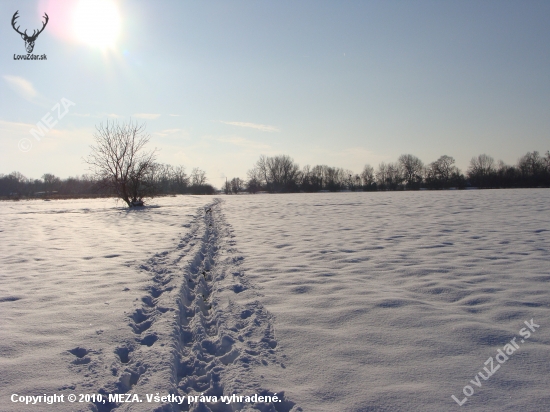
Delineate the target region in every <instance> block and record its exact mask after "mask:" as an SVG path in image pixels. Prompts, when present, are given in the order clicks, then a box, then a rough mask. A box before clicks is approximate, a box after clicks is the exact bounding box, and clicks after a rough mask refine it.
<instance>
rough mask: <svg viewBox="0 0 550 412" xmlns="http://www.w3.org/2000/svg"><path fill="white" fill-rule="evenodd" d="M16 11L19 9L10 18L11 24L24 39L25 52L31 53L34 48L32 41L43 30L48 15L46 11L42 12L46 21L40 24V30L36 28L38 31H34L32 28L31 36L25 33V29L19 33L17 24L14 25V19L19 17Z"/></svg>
mask: <svg viewBox="0 0 550 412" xmlns="http://www.w3.org/2000/svg"><path fill="white" fill-rule="evenodd" d="M17 13H19V10H17V11H16V12H15V13H14V15H13V17H12V19H11V25H12V27H13V29H14V30H15V31H16V32H17V33H19V34H20V35H21V38H22V39H23V40H25V48H26V49H27V53H32V51H33V49H34V42H35V41H36V38H37V37H38V35H39V34H40V33H42V32H43V31H44V28H45V27H46V24H48V20H49V17H48V15H47V14H46V13H44V18H45V19H46V21H45V22H44V23H43V24H42V28H41V29H40V30H38V32H36V30H33V32H32V36H29V35H27V30H25V32H24V33H21V32H20V31H19V26H17V28H16V27H15V20H17V18H18V17H19V16H18V15H17Z"/></svg>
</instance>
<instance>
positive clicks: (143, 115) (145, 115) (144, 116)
mask: <svg viewBox="0 0 550 412" xmlns="http://www.w3.org/2000/svg"><path fill="white" fill-rule="evenodd" d="M133 117H137V118H138V119H148V120H155V119H158V118H159V117H160V114H158V113H136V114H134V115H133Z"/></svg>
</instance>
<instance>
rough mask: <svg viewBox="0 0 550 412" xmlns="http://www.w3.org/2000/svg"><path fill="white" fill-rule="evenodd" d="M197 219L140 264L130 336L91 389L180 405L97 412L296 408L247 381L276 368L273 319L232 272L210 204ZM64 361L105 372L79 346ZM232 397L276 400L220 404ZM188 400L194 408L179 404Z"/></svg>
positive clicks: (111, 405)
mask: <svg viewBox="0 0 550 412" xmlns="http://www.w3.org/2000/svg"><path fill="white" fill-rule="evenodd" d="M199 215H200V217H199V218H198V219H196V221H194V222H193V223H192V224H191V226H190V230H189V232H188V233H187V234H186V235H185V237H184V238H183V239H181V241H180V243H179V244H178V245H177V247H176V248H175V249H172V250H168V251H163V252H161V253H157V254H155V255H154V256H153V257H152V258H151V259H149V260H148V261H147V263H145V264H142V265H140V267H139V269H140V270H142V271H145V272H147V273H149V274H150V278H151V279H152V281H151V284H150V286H149V287H148V291H147V293H146V294H145V295H143V296H142V298H141V302H140V304H139V306H138V307H137V308H135V309H134V310H133V311H132V312H131V313H130V314H129V315H128V326H129V328H130V329H131V330H132V332H133V334H134V336H133V337H132V338H130V339H127V340H126V341H125V342H123V343H122V344H119V345H117V346H116V347H114V348H113V351H114V353H115V354H116V355H117V358H116V360H115V362H114V363H113V364H112V365H111V366H110V368H109V369H110V371H111V373H112V375H113V376H114V378H112V379H110V380H109V379H107V382H105V383H104V384H103V386H102V387H101V389H99V393H101V394H103V395H105V397H108V396H109V394H127V393H132V394H139V395H140V397H141V398H142V400H143V398H144V396H145V394H150V395H160V396H165V395H169V394H171V395H175V396H177V397H179V399H181V400H182V402H181V403H178V402H163V403H161V404H158V403H157V404H154V403H152V404H151V403H150V404H147V405H144V404H142V403H137V402H130V403H123V402H121V403H115V402H106V403H104V402H96V403H95V405H96V408H97V410H98V411H99V412H103V411H111V410H121V411H147V410H155V411H203V412H207V411H212V412H230V411H237V410H243V411H246V410H261V411H277V412H288V411H291V410H293V411H297V410H301V409H300V408H298V407H296V406H295V404H294V403H293V402H291V401H289V400H287V399H285V396H284V391H279V392H278V393H277V391H270V390H267V389H264V388H263V387H262V386H261V381H260V380H259V379H258V378H257V377H255V376H254V374H252V373H250V371H249V369H250V368H251V367H252V366H254V365H255V366H268V365H271V366H272V367H279V368H280V367H281V361H280V360H279V358H278V356H277V353H276V350H275V348H276V346H277V341H276V340H275V338H274V331H273V319H272V317H271V316H270V315H269V313H267V312H266V311H265V309H264V308H263V306H262V305H261V304H260V303H259V302H258V301H257V300H255V299H254V298H255V297H256V292H255V291H254V290H253V289H252V287H251V285H250V283H249V282H248V281H247V279H246V277H245V276H244V275H243V273H242V272H240V270H239V265H240V261H241V260H242V257H241V256H239V255H237V254H236V253H235V251H234V250H233V249H232V245H233V243H234V242H233V241H232V240H231V237H232V234H231V229H230V227H229V226H228V225H227V223H226V222H225V219H224V217H223V215H222V213H221V208H220V201H215V202H213V203H212V204H209V205H207V206H206V207H204V208H202V213H200V214H199ZM247 291H248V293H245V292H247ZM237 294H245V295H248V298H247V301H246V302H245V303H243V304H238V303H236V302H235V300H234V295H237ZM71 353H72V354H73V355H74V356H75V357H76V358H77V359H75V360H74V361H73V364H74V367H76V368H78V369H79V370H81V371H82V372H84V373H86V374H87V376H89V374H90V372H92V374H93V375H96V376H97V375H99V374H100V373H101V372H100V371H101V370H102V369H105V359H103V358H102V356H101V355H100V354H97V355H96V356H94V354H93V353H92V352H91V351H88V350H87V349H85V348H79V347H77V348H75V349H73V350H72V351H71ZM81 365H85V367H84V368H82V367H81ZM97 384H98V381H97V379H93V380H91V381H90V383H89V385H83V387H85V386H89V390H92V389H93V387H94V386H95V385H97ZM233 394H235V395H239V396H251V395H253V394H258V395H268V396H274V395H275V394H276V395H277V398H278V399H279V402H270V403H257V404H256V403H244V402H238V401H233V402H227V401H226V402H222V401H221V399H222V396H232V395H233ZM190 396H193V397H195V399H199V401H193V402H191V403H189V401H188V399H189V397H190ZM183 397H185V398H183ZM130 399H131V398H130ZM201 399H205V400H206V402H200V400H201Z"/></svg>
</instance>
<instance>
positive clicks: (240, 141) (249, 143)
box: [206, 136, 271, 151]
mask: <svg viewBox="0 0 550 412" xmlns="http://www.w3.org/2000/svg"><path fill="white" fill-rule="evenodd" d="M206 138H212V139H214V140H216V141H218V142H222V143H230V144H233V145H235V146H239V147H244V148H246V149H256V150H266V151H267V150H271V146H270V145H268V144H265V143H259V142H255V141H253V140H248V139H245V138H244V137H240V136H220V137H206Z"/></svg>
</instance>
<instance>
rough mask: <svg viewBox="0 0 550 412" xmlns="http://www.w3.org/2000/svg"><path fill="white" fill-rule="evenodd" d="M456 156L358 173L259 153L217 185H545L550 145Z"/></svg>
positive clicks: (253, 188) (409, 160)
mask: <svg viewBox="0 0 550 412" xmlns="http://www.w3.org/2000/svg"><path fill="white" fill-rule="evenodd" d="M454 163H455V159H454V158H453V157H451V156H447V155H443V156H441V157H440V158H439V159H437V160H436V161H434V162H432V163H429V164H427V165H425V164H424V163H423V162H422V160H420V159H419V158H418V157H416V156H414V155H412V154H404V155H401V156H400V157H399V159H398V160H397V162H390V163H385V162H382V163H380V164H379V165H378V168H377V170H375V169H374V168H373V167H372V166H371V165H369V164H366V165H365V166H364V168H363V171H362V172H361V173H360V174H357V173H354V172H352V171H351V170H349V169H344V168H340V167H330V166H326V165H317V166H313V167H311V166H309V165H306V166H304V167H303V168H302V169H300V167H299V165H298V164H297V163H295V162H294V160H293V159H292V158H291V157H290V156H288V155H278V156H273V157H268V156H264V155H262V156H260V158H259V159H258V161H257V162H256V164H255V165H254V167H253V168H252V169H250V170H249V171H248V173H247V179H246V180H244V179H241V178H238V177H236V178H233V179H231V180H228V181H227V182H226V183H225V185H224V187H223V188H222V189H223V191H224V192H225V193H226V194H229V193H239V192H241V191H247V192H249V193H257V192H259V191H266V192H270V193H292V192H319V191H330V192H337V191H341V190H350V191H357V190H359V191H377V190H420V189H450V188H456V189H465V188H467V187H476V188H482V189H486V188H528V187H550V151H547V152H546V154H545V155H544V156H541V155H540V153H539V152H537V151H533V152H527V154H525V155H524V156H522V157H521V158H520V159H519V160H518V162H517V164H516V165H507V164H505V163H504V162H503V161H502V160H500V161H498V162H495V160H494V158H492V157H491V156H488V155H486V154H481V155H479V156H477V157H473V158H472V159H471V160H470V165H469V168H468V170H467V171H466V174H463V173H462V172H461V170H460V169H459V168H458V167H456V166H455V164H454Z"/></svg>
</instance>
